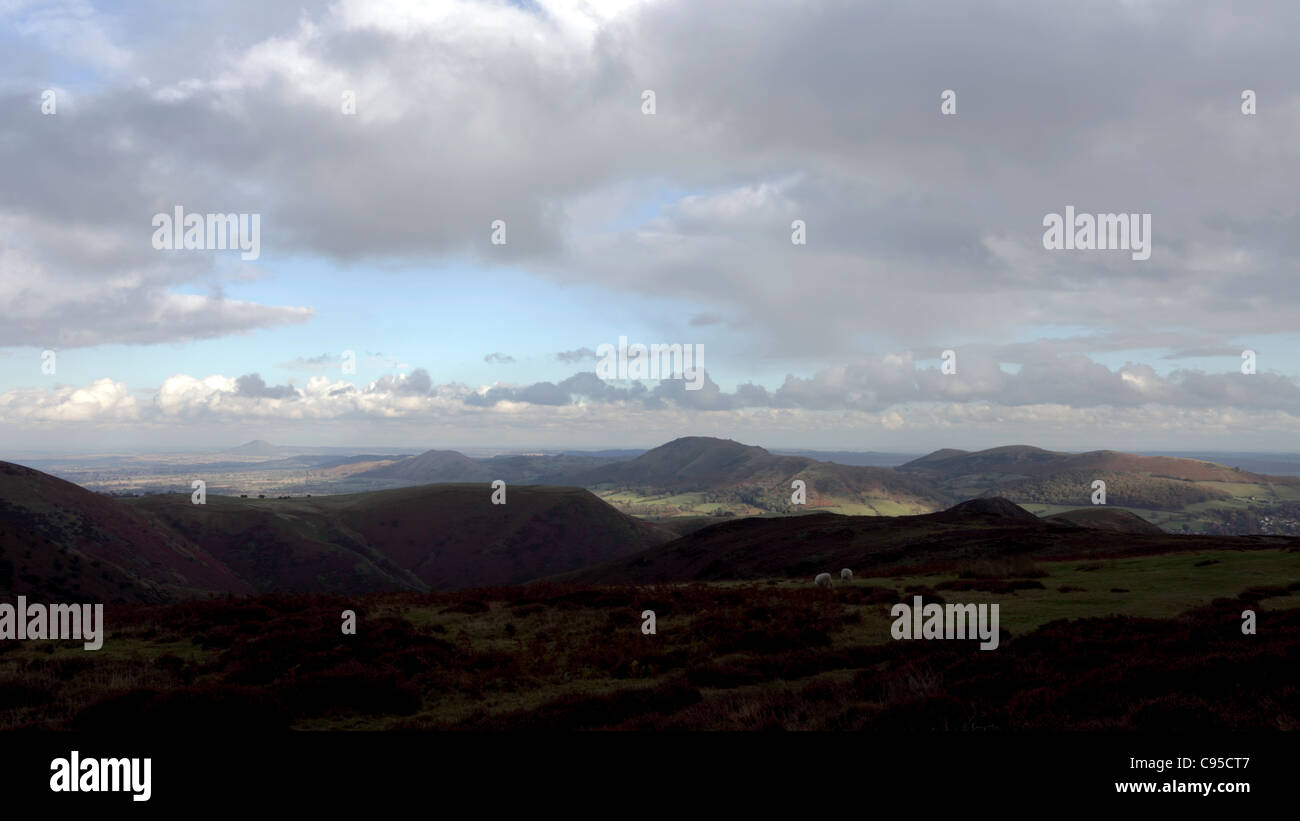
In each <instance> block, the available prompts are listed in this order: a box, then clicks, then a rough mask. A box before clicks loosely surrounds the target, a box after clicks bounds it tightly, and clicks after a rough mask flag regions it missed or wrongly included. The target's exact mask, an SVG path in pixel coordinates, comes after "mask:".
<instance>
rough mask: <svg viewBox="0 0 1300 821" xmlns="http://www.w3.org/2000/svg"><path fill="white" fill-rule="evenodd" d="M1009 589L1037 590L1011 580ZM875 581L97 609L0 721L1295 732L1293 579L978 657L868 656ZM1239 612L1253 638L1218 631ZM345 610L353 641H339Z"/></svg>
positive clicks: (3, 650)
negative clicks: (96, 619) (95, 618)
mask: <svg viewBox="0 0 1300 821" xmlns="http://www.w3.org/2000/svg"><path fill="white" fill-rule="evenodd" d="M985 571H987V568H985ZM989 575H991V574H990V573H988V572H974V573H972V572H967V573H966V574H965V577H966V583H955V584H948V585H946V586H945V587H944V588H943V589H940V590H935V589H933V588H924V589H920V592H921V593H923V594H924V595H926V600H927V601H942V597H943V596H949V597H964V596H965V595H966V594H965V593H964V592H962V591H963V590H966V589H969V588H979V587H989V585H987V584H983V582H988V581H993V582H999V581H1001V582H1005V583H1006V584H1005V587H1006V589H1005V590H1003V592H1001V593H1000V594H998V595H999V596H1000V598H1001V600H1002V601H1003V602H1004V604H1003V609H1004V610H1007V609H1008V608H1014V607H1015V603H1014V597H1015V596H1016V595H1019V593H1018V592H1017V591H1021V590H1024V589H1027V588H1031V587H1034V588H1035V589H1037V588H1036V587H1035V583H1029V584H1024V583H1021V584H1016V583H1015V582H1018V581H1019V582H1024V581H1025V579H1024V578H1019V579H1012V578H1005V579H991V580H990V579H987V578H984V579H981V578H978V577H980V576H989ZM992 575H996V574H992ZM1009 575H1013V576H1017V577H1027V576H1036V577H1038V581H1037V583H1036V584H1037V585H1038V586H1040V587H1041V585H1042V582H1044V581H1046V582H1048V583H1049V584H1048V587H1054V586H1055V583H1054V582H1052V580H1051V579H1050V578H1048V577H1047V576H1048V574H1047V573H1045V572H1043V571H1042V570H1041V569H1038V568H1034V567H1022V568H1016V569H1014V570H1013V571H1010V572H1009ZM972 577H975V578H972ZM950 581H951V580H950ZM886 584H887V580H872V582H871V583H854V584H852V585H847V586H842V587H838V588H836V589H834V590H830V591H827V590H818V589H812V588H810V587H807V586H802V585H800V586H794V585H786V584H784V583H781V582H776V581H771V582H754V583H745V584H694V585H674V586H667V585H665V586H651V587H640V588H635V587H621V588H595V587H580V586H557V585H548V584H539V585H529V586H522V587H508V588H493V589H482V590H475V591H464V592H460V593H451V594H414V593H402V594H383V595H374V596H369V597H364V598H360V599H359V598H357V597H347V598H344V597H336V596H329V595H294V596H275V595H270V596H259V597H255V598H246V599H241V598H229V599H220V600H209V601H200V602H190V603H183V604H175V605H129V606H125V605H124V606H120V607H117V608H110V610H109V612H108V615H107V621H108V625H109V634H108V638H107V640H106V642H105V646H104V649H103V650H102V651H99V652H98V653H90V652H85V651H82V650H80V649H79V645H77V644H76V643H74V642H3V643H0V727H2V728H5V729H18V728H31V729H85V730H107V731H113V732H138V731H143V732H148V731H154V730H162V731H175V732H187V733H188V732H196V731H197V732H219V733H235V732H241V733H246V732H249V731H252V732H265V731H278V730H286V729H291V728H296V729H313V728H315V729H324V728H334V729H409V730H517V729H537V730H573V729H602V728H613V729H727V730H740V729H787V730H794V729H812V730H868V731H916V730H1029V729H1102V730H1147V729H1173V730H1186V729H1195V730H1197V731H1200V730H1206V729H1225V730H1253V729H1265V730H1292V729H1300V682H1298V681H1297V679H1296V676H1295V671H1296V670H1297V669H1300V608H1297V607H1296V606H1295V604H1294V599H1295V595H1294V594H1295V593H1296V591H1298V590H1300V583H1296V582H1294V581H1292V582H1291V583H1289V584H1282V585H1275V586H1271V587H1268V586H1266V587H1258V586H1257V587H1254V588H1250V589H1247V590H1243V591H1239V592H1238V594H1237V595H1235V596H1233V597H1230V598H1229V597H1225V598H1217V599H1213V600H1212V601H1209V602H1207V603H1205V604H1204V605H1202V606H1198V607H1195V608H1193V609H1190V610H1187V611H1185V612H1183V613H1182V614H1181V615H1179V616H1177V617H1175V618H1164V619H1157V618H1141V617H1134V616H1109V617H1101V618H1083V619H1074V620H1061V619H1058V620H1054V621H1048V622H1046V623H1044V624H1042V625H1041V626H1037V627H1036V628H1035V629H1032V630H1027V631H1025V632H1024V633H1023V634H1022V635H1012V634H1011V633H1009V632H1008V631H1007V630H1006V629H1005V626H1006V621H1005V620H1004V622H1003V626H1004V630H1003V633H1002V643H1001V646H1000V647H999V648H998V649H997V650H995V651H981V650H979V649H978V643H977V642H962V641H893V640H891V639H890V638H889V623H890V618H889V608H890V606H891V605H892V604H894V603H896V602H899V601H903V600H908V599H910V597H911V596H912V595H913V594H914V593H915V592H917V588H916V586H914V585H913V586H909V587H911V588H913V589H912V590H910V591H909V590H905V589H902V588H901V587H900V588H893V587H888V586H886ZM992 586H993V587H994V588H995V589H999V590H1002V588H1001V587H998V585H996V584H995V585H992ZM1074 589H1075V590H1078V589H1080V588H1074ZM1049 593H1050V594H1052V595H1057V594H1055V593H1052V591H1047V592H1045V593H1039V592H1035V593H1034V595H1048V594H1049ZM1059 595H1060V596H1069V595H1076V596H1077V595H1081V594H1079V593H1072V592H1071V591H1070V590H1065V591H1063V592H1061V593H1060V594H1059ZM950 600H958V599H955V598H950ZM960 600H969V599H966V598H961V599H960ZM1270 604H1275V605H1277V606H1276V607H1275V608H1274V607H1270V606H1269V605H1270ZM1247 608H1250V609H1254V610H1256V611H1257V613H1258V619H1259V625H1258V634H1257V635H1243V634H1242V631H1241V614H1242V611H1243V610H1244V609H1247ZM348 609H352V610H355V611H356V612H357V614H358V630H357V634H356V635H344V634H343V633H342V632H341V629H340V624H341V620H340V614H341V612H342V611H344V610H348ZM644 610H653V611H655V614H656V617H657V633H656V634H655V635H645V634H643V633H642V630H641V613H642V612H643V611H644Z"/></svg>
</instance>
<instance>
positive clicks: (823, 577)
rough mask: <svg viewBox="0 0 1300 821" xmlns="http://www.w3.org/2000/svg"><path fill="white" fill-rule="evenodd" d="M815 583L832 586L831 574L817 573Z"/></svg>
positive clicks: (821, 585)
mask: <svg viewBox="0 0 1300 821" xmlns="http://www.w3.org/2000/svg"><path fill="white" fill-rule="evenodd" d="M813 584H815V585H817V586H818V587H830V586H831V574H829V573H818V574H817V578H815V579H813Z"/></svg>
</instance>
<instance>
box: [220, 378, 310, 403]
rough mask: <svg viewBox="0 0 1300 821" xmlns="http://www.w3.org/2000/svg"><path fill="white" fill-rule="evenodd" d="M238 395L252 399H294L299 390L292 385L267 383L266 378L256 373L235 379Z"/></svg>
mask: <svg viewBox="0 0 1300 821" xmlns="http://www.w3.org/2000/svg"><path fill="white" fill-rule="evenodd" d="M235 385H236V386H237V387H236V391H235V393H236V395H237V396H246V397H248V398H250V399H294V398H296V397H297V396H298V392H297V391H295V390H294V389H293V386H292V385H276V386H274V387H272V386H270V385H267V384H266V380H264V379H262V377H261V376H259V375H258V374H255V373H250V374H245V375H243V376H241V377H238V378H237V379H236V380H235Z"/></svg>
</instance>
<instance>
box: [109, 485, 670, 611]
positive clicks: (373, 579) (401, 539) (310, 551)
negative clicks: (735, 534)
mask: <svg viewBox="0 0 1300 821" xmlns="http://www.w3.org/2000/svg"><path fill="white" fill-rule="evenodd" d="M507 494H508V495H507V504H504V505H494V504H492V503H491V489H490V487H489V485H488V484H486V483H483V484H472V485H469V484H443V485H421V486H417V487H411V488H400V489H396V490H384V491H376V492H373V493H357V494H349V495H343V496H320V497H312V498H294V499H234V498H230V497H216V498H214V497H209V499H208V504H207V505H204V506H196V505H191V504H189V499H188V498H187V497H179V496H174V495H166V496H162V495H160V496H149V497H142V498H139V499H129V500H124V501H125V502H126V503H128V504H130V505H131V506H133V507H135V508H138V509H140V510H145V511H148V512H150V513H153V514H155V515H157V516H158V517H160V518H161V519H162V520H164V521H166V522H167V523H168V524H169V525H170V526H171V527H173V528H175V529H176V530H177V531H178V532H180V533H183V534H185V535H186V536H187V537H189V538H190V539H192V540H194V541H196V542H197V543H199V544H201V545H204V546H205V547H206V548H207V549H208V550H209V551H210V552H212V554H213V555H215V556H218V557H219V558H220V559H221V560H222V561H225V562H226V563H227V564H229V565H230V567H231V568H232V569H233V570H235V572H237V573H239V574H240V575H241V576H243V577H244V578H246V579H248V580H249V581H250V582H251V583H252V584H254V585H255V586H256V587H257V588H258V589H259V590H276V591H302V592H313V591H331V592H367V591H379V590H425V589H433V590H451V589H458V588H463V587H473V586H482V585H494V584H517V583H519V582H524V581H528V580H530V579H535V578H538V577H540V576H548V575H552V574H555V573H562V572H565V571H568V570H574V569H577V568H580V567H585V566H587V565H590V564H594V563H599V562H604V561H608V560H610V559H615V558H618V557H621V556H626V555H628V554H631V553H635V552H637V551H640V550H644V549H646V548H648V547H650V546H653V545H656V544H660V543H662V542H664V541H667V540H668V539H669V538H671V534H669V533H667V532H664V531H660V530H659V529H658V528H656V527H655V526H653V525H651V524H648V523H645V522H641V521H639V520H636V519H633V518H631V517H629V516H625V515H623V514H622V513H619V512H618V511H617V510H614V509H613V508H611V507H610V506H609V505H607V504H605V503H604V502H602V501H600V500H599V499H597V498H596V497H595V496H593V495H592V494H591V493H589V492H587V491H585V490H582V489H580V488H564V487H529V486H520V487H510V488H508V491H507Z"/></svg>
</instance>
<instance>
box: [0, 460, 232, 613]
mask: <svg viewBox="0 0 1300 821" xmlns="http://www.w3.org/2000/svg"><path fill="white" fill-rule="evenodd" d="M184 498H185V500H186V503H187V504H188V502H189V497H188V496H186V497H184ZM0 590H6V591H11V592H13V593H14V594H23V595H28V596H31V597H34V598H48V599H53V600H61V601H75V600H83V601H100V602H118V601H121V602H156V601H169V600H173V599H176V598H180V597H184V596H186V595H194V594H196V593H198V592H202V591H212V592H231V593H251V592H253V588H252V587H251V586H249V585H248V584H246V583H245V582H244V581H242V580H241V579H240V578H238V577H237V576H236V575H235V574H234V573H232V572H231V571H230V570H229V568H227V567H226V566H225V565H223V564H222V563H221V562H220V561H219V560H217V559H216V558H215V557H213V556H212V555H211V554H209V553H207V552H206V551H204V550H203V549H202V548H200V547H199V546H197V545H196V544H194V543H193V542H190V541H189V540H187V539H186V538H184V537H183V536H181V535H180V534H177V533H176V532H174V531H172V530H169V529H168V528H166V527H164V526H163V525H162V524H161V523H160V522H158V521H157V520H155V519H154V518H153V517H151V516H148V515H142V514H140V513H139V512H136V511H134V510H132V509H131V508H129V507H127V506H125V505H122V504H120V503H119V502H118V501H116V500H113V499H109V498H107V497H105V496H101V495H99V494H97V493H92V492H90V491H88V490H85V489H84V488H81V487H78V486H77V485H74V484H72V483H71V482H65V481H63V480H62V479H56V478H55V477H53V476H50V475H49V474H46V473H41V472H40V471H38V470H32V469H31V468H26V467H23V466H21V465H15V464H11V463H9V462H0Z"/></svg>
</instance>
